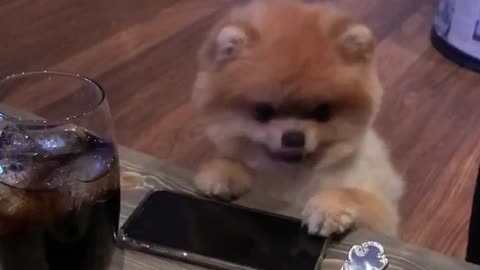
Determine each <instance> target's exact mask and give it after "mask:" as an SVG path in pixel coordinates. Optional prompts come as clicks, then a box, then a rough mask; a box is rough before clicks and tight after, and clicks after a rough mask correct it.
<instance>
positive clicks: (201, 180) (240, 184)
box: [194, 159, 252, 200]
mask: <svg viewBox="0 0 480 270" xmlns="http://www.w3.org/2000/svg"><path fill="white" fill-rule="evenodd" d="M194 182H195V185H196V187H197V189H198V190H199V191H200V192H202V193H204V194H205V195H208V196H212V197H218V198H221V199H224V200H232V199H235V198H237V197H239V196H241V195H243V194H244V193H246V192H248V191H249V190H250V188H251V185H252V179H251V176H250V174H249V173H248V171H247V169H246V168H245V167H244V166H243V165H242V164H241V163H239V162H235V161H231V160H227V159H215V160H212V161H210V162H208V163H206V164H204V165H203V166H202V167H201V168H200V171H199V172H198V174H197V175H196V176H195V178H194Z"/></svg>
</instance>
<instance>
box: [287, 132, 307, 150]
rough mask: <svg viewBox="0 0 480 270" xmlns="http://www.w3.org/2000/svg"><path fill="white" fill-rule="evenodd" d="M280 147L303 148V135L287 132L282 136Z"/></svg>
mask: <svg viewBox="0 0 480 270" xmlns="http://www.w3.org/2000/svg"><path fill="white" fill-rule="evenodd" d="M282 145H283V146H285V147H304V146H305V134H303V132H301V131H297V130H292V131H287V132H285V133H283V135H282Z"/></svg>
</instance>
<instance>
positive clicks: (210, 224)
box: [122, 191, 326, 270]
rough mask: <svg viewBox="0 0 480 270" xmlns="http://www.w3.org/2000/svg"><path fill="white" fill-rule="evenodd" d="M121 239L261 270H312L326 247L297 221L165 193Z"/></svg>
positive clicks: (139, 213)
mask: <svg viewBox="0 0 480 270" xmlns="http://www.w3.org/2000/svg"><path fill="white" fill-rule="evenodd" d="M122 234H123V236H124V238H125V237H126V238H129V239H133V240H135V242H137V243H138V242H140V243H147V244H148V245H155V246H160V247H162V248H167V249H171V250H176V251H184V252H187V253H193V254H198V255H201V256H204V257H208V258H214V259H217V260H220V261H225V262H228V263H233V264H235V265H240V266H247V267H250V268H254V269H262V270H283V269H285V270H287V269H288V270H291V269H295V270H314V269H315V266H316V264H317V262H318V261H319V260H321V259H322V258H321V257H322V256H323V253H324V249H325V243H326V239H324V238H321V237H314V236H309V235H308V234H307V233H306V230H305V229H304V228H302V226H301V222H300V221H299V220H296V219H292V218H288V217H283V216H277V215H274V214H269V213H266V212H260V211H256V210H252V209H249V208H244V207H240V206H234V205H231V204H227V203H222V202H217V201H213V200H208V199H201V198H195V197H193V196H189V195H183V194H178V193H172V192H167V191H156V192H154V193H152V194H150V195H149V196H148V198H147V199H145V200H144V202H143V203H142V204H141V205H140V206H139V207H138V208H137V209H136V210H135V212H134V213H133V214H132V216H131V217H130V218H129V220H128V221H127V222H126V223H125V225H124V227H123V228H122ZM147 252H148V250H147Z"/></svg>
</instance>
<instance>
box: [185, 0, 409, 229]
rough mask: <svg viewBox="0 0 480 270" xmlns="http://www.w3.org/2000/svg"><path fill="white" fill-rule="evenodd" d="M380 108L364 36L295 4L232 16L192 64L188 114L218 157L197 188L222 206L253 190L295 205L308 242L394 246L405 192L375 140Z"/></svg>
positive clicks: (325, 12)
mask: <svg viewBox="0 0 480 270" xmlns="http://www.w3.org/2000/svg"><path fill="white" fill-rule="evenodd" d="M381 96H382V87H381V85H380V83H379V80H378V78H377V71H376V69H375V65H374V39H373V36H372V34H371V32H370V31H369V29H368V28H367V27H365V26H364V25H361V24H358V23H356V22H354V21H353V20H352V19H350V18H349V17H348V16H345V15H343V14H341V13H339V12H338V11H335V10H333V9H331V8H327V7H325V6H321V5H318V4H307V3H302V2H297V1H293V0H290V1H281V0H278V1H253V2H252V3H250V4H247V5H245V6H242V7H237V8H234V9H232V10H231V11H230V12H228V14H227V15H226V16H225V17H224V18H223V19H222V20H221V21H220V22H219V23H218V24H217V25H216V26H215V27H214V28H213V29H212V31H211V32H210V34H209V35H208V37H207V39H206V41H205V43H204V45H203V46H202V48H201V49H200V52H199V71H198V73H197V77H196V81H195V83H194V87H193V103H194V105H195V107H196V108H197V109H198V112H199V115H200V116H201V117H202V118H203V119H204V120H206V123H207V130H206V132H207V135H208V138H209V139H210V140H211V141H212V142H213V143H214V144H215V146H216V148H217V150H218V157H217V158H216V159H214V160H211V161H209V162H207V163H205V164H204V165H203V166H202V167H201V168H200V170H199V172H198V174H197V176H196V177H195V184H196V186H197V188H198V189H199V190H200V191H201V192H203V193H205V194H207V195H211V196H215V197H221V198H224V199H232V198H235V197H237V196H240V195H242V194H244V193H245V192H247V191H249V190H250V189H251V187H252V186H253V185H254V184H255V185H258V186H259V188H263V189H265V190H266V191H268V192H270V193H272V194H275V196H278V197H279V198H281V199H284V200H288V201H290V202H291V203H294V204H301V205H302V207H303V209H304V211H303V213H302V214H303V219H304V222H305V223H306V224H307V225H308V228H309V232H310V233H313V234H321V235H329V234H332V233H341V232H344V231H345V230H347V229H349V228H351V227H353V226H361V227H367V228H369V229H373V230H377V231H381V232H384V233H387V234H391V235H394V234H395V233H396V231H397V224H398V220H399V218H398V210H397V205H398V201H399V199H400V197H401V195H402V190H403V184H402V181H401V179H400V177H399V176H398V175H397V173H396V172H395V170H394V169H393V168H392V165H391V162H390V160H389V157H388V153H387V151H386V150H385V146H384V144H383V142H382V141H381V139H380V138H379V137H378V136H377V134H376V133H375V131H374V130H373V129H372V121H373V120H374V117H375V114H376V113H377V111H378V108H379V106H380V101H381ZM288 131H295V132H296V133H297V140H296V142H297V143H295V142H293V146H294V147H291V146H292V145H288V147H286V146H285V142H284V139H282V136H284V134H285V133H287V132H288ZM299 133H300V134H303V136H304V137H303V139H304V140H303V144H302V140H301V139H300V144H298V143H299V142H298V134H299ZM294 137H295V136H294ZM300 137H301V136H300ZM282 141H283V143H282ZM294 141H295V139H294Z"/></svg>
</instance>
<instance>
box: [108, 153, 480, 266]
mask: <svg viewBox="0 0 480 270" xmlns="http://www.w3.org/2000/svg"><path fill="white" fill-rule="evenodd" d="M120 158H121V167H122V191H123V193H122V212H121V223H123V222H124V221H125V220H126V219H127V217H128V216H129V215H130V213H131V212H132V211H133V210H134V209H135V207H136V206H137V205H138V203H139V202H140V201H141V200H142V198H144V196H145V195H146V194H147V193H148V192H149V191H151V190H152V189H172V190H179V191H182V192H187V193H193V192H194V190H193V188H192V186H191V185H190V181H189V179H190V178H191V174H190V172H189V171H186V170H182V169H180V168H177V167H173V166H170V165H168V164H166V163H164V162H162V161H160V160H158V159H156V158H153V157H151V156H147V155H145V154H141V153H139V152H136V151H133V150H130V149H127V148H124V147H121V149H120ZM264 198H265V196H264V195H263V194H262V196H259V194H258V193H255V192H252V193H251V194H249V195H247V196H246V197H244V198H242V199H241V200H239V201H238V203H239V204H241V205H244V206H248V207H254V208H260V209H263V210H267V211H268V210H271V209H278V207H275V204H277V203H280V202H274V201H268V200H265V199H264ZM282 208H284V207H282ZM294 213H295V212H293V209H288V207H287V210H285V211H283V212H281V213H279V214H284V215H291V216H294ZM370 240H373V241H378V242H380V243H382V244H383V245H384V246H385V249H386V254H387V257H388V258H389V260H390V266H389V268H388V269H391V270H395V269H397V270H400V269H405V270H430V269H431V270H470V269H472V270H473V269H480V267H479V266H475V265H472V264H468V263H465V262H461V261H458V260H455V259H452V258H449V257H446V256H443V255H440V254H438V253H435V252H432V251H429V250H426V249H422V248H418V247H414V246H411V245H408V244H405V243H403V242H401V241H398V240H395V239H391V238H387V237H385V236H382V235H377V234H374V233H372V232H368V231H357V232H354V233H352V234H350V235H348V236H347V237H346V238H345V239H344V240H342V241H341V242H339V243H335V244H334V245H332V246H331V247H330V248H329V249H328V251H327V254H326V258H325V260H324V262H323V264H322V266H321V269H323V270H338V269H340V268H341V266H342V264H343V261H344V259H345V258H346V256H347V252H348V250H349V249H350V248H351V246H352V245H355V244H361V243H363V242H365V241H370ZM122 253H123V254H122ZM116 256H117V258H116V259H115V264H114V265H113V266H112V268H111V270H119V269H125V270H150V269H151V270H153V269H158V270H161V269H169V270H177V269H183V270H197V269H205V268H200V267H197V266H193V265H188V264H184V263H180V262H176V261H172V260H168V259H163V258H160V257H154V256H150V255H146V254H141V253H137V252H133V251H127V250H125V251H123V252H121V251H119V252H118V253H117V254H116ZM122 267H123V268H122Z"/></svg>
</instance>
